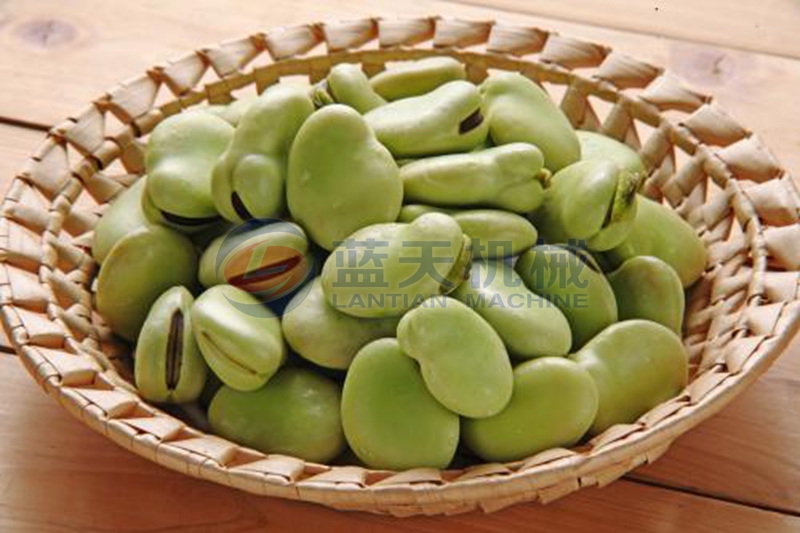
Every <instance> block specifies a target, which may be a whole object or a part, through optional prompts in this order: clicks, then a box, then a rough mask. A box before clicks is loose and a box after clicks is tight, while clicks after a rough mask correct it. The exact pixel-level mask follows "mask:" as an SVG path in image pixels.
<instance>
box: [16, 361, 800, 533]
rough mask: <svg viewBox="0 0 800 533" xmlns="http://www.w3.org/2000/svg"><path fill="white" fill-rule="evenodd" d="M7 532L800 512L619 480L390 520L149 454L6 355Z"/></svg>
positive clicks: (646, 524) (625, 520)
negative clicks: (133, 448)
mask: <svg viewBox="0 0 800 533" xmlns="http://www.w3.org/2000/svg"><path fill="white" fill-rule="evenodd" d="M0 376H1V377H0V379H1V380H2V386H0V419H2V420H3V423H2V424H0V508H1V509H2V513H0V530H3V531H9V532H20V533H22V532H36V533H49V532H53V533H56V532H57V533H66V532H77V531H115V532H126V531H167V530H169V531H172V530H175V531H177V530H180V531H182V532H187V533H189V532H195V531H207V530H209V529H213V531H215V532H218V533H230V532H245V531H256V530H262V529H264V528H269V529H271V530H273V531H286V530H291V531H314V530H316V531H319V530H325V531H347V532H354V533H358V532H374V531H416V532H427V531H430V532H434V531H436V532H447V531H453V532H455V531H459V532H490V531H491V532H498V531H520V530H525V531H531V532H548V533H549V532H551V531H554V530H558V531H564V532H579V531H589V530H591V531H593V532H595V533H605V532H609V533H611V532H614V533H616V532H619V531H642V532H646V531H682V530H687V531H688V530H691V531H695V532H713V533H716V532H717V531H725V532H726V533H736V532H750V531H756V530H757V531H770V532H774V533H779V532H783V531H786V532H789V531H797V530H798V528H800V518H797V517H793V516H788V515H782V514H779V513H774V512H769V511H764V510H760V509H755V508H752V507H746V506H741V505H736V504H731V503H726V502H722V501H718V500H713V499H708V498H704V497H701V496H695V495H691V494H686V493H682V492H677V491H672V490H667V489H662V488H658V487H652V486H647V485H641V484H638V483H635V482H631V481H619V482H617V483H614V484H613V485H611V486H609V487H606V488H604V489H586V490H583V491H580V492H578V493H577V494H574V495H571V496H569V497H567V498H565V499H563V500H559V501H557V502H555V503H553V504H550V505H548V506H545V507H540V506H535V505H518V506H514V507H511V508H509V509H505V510H503V511H500V512H498V513H495V514H491V515H483V514H480V513H471V514H469V515H462V516H455V517H416V518H411V519H404V520H398V519H392V518H388V517H381V516H374V515H368V514H364V513H344V512H336V511H332V510H328V509H325V508H322V507H319V506H313V505H309V504H302V503H297V502H289V501H283V500H277V499H271V498H259V497H256V496H250V495H247V494H244V493H241V492H238V491H235V490H233V489H228V488H225V487H221V486H218V485H214V484H211V483H207V482H202V481H198V480H194V479H190V478H188V477H186V476H182V475H180V474H177V473H174V472H171V471H168V470H166V469H164V468H161V467H159V466H157V465H155V464H153V463H150V462H148V461H146V460H144V459H141V458H139V457H137V456H135V455H133V454H132V453H129V452H127V451H125V450H123V449H122V448H119V447H117V446H116V445H115V444H113V443H112V442H111V441H109V440H107V439H105V438H104V437H102V436H100V435H98V434H95V433H93V432H92V431H91V430H90V429H88V428H87V427H85V426H83V425H82V424H81V423H80V422H78V421H77V420H74V419H73V418H72V417H71V416H70V415H69V414H68V413H67V412H66V411H64V410H63V409H61V408H60V407H58V405H56V403H55V402H53V401H52V400H51V399H50V398H48V397H47V396H45V395H44V394H43V393H42V392H41V391H39V390H37V388H36V386H35V385H34V382H33V381H32V380H31V379H30V378H29V377H28V376H27V375H25V370H24V369H23V368H22V366H21V365H20V364H19V363H18V361H17V360H16V359H15V358H13V357H0Z"/></svg>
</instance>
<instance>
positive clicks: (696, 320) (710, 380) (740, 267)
mask: <svg viewBox="0 0 800 533" xmlns="http://www.w3.org/2000/svg"><path fill="white" fill-rule="evenodd" d="M323 43H324V45H325V46H326V50H321V48H319V47H318V45H321V44H323ZM315 50H317V51H316V52H315ZM309 52H311V53H309ZM434 54H449V55H452V56H454V57H456V58H457V59H459V60H461V61H462V62H464V63H465V64H466V65H467V72H468V76H469V78H470V79H471V80H472V81H475V82H480V81H481V80H482V79H483V78H485V77H486V76H487V75H488V72H489V70H491V69H499V70H512V71H519V72H521V73H523V74H524V75H526V76H528V77H530V78H532V79H534V80H536V81H538V82H540V83H541V84H542V85H543V86H544V87H545V88H546V89H547V90H549V91H550V92H551V94H554V95H558V94H560V95H561V96H560V97H561V107H562V109H563V110H564V112H565V113H566V114H567V116H568V117H569V118H570V120H571V121H572V123H573V124H574V125H575V126H576V127H580V128H584V129H591V130H598V131H602V132H603V133H606V134H608V135H611V136H613V137H615V138H617V139H620V140H623V141H625V142H627V143H628V144H630V145H631V146H633V147H634V148H636V149H637V150H639V152H640V154H641V155H642V157H643V159H644V160H645V162H646V164H647V165H648V167H649V168H650V169H651V172H650V175H649V178H648V179H647V181H646V183H645V189H644V191H645V193H646V194H647V195H649V196H651V197H653V198H656V199H663V200H664V201H666V203H668V204H669V205H671V206H672V207H673V208H674V209H676V211H677V212H678V213H679V214H680V215H681V216H682V217H684V218H685V219H686V220H688V221H689V223H690V224H692V226H694V227H695V228H696V230H697V231H698V233H699V234H700V235H701V236H702V238H703V239H704V241H705V243H706V244H707V246H708V250H709V264H708V267H707V271H706V274H705V276H704V278H703V279H702V280H701V281H700V282H699V283H698V285H697V286H696V287H695V288H694V290H693V291H692V294H691V297H690V298H689V299H688V301H687V318H686V335H685V338H684V342H685V345H686V347H687V349H688V351H689V353H690V356H691V359H692V367H693V369H694V373H693V378H692V381H691V383H690V385H689V386H688V387H687V388H686V389H685V390H684V391H683V393H682V394H681V395H680V396H679V397H677V398H674V399H672V400H670V401H668V402H666V403H664V404H662V405H660V406H659V407H657V408H655V409H653V410H652V411H651V412H649V413H647V414H646V415H644V416H643V417H641V419H640V420H638V421H637V422H636V423H634V424H629V425H622V426H615V427H612V428H610V429H609V430H608V431H606V432H605V433H604V434H602V435H600V436H598V437H597V438H595V439H594V440H593V441H592V442H590V443H589V444H587V445H585V446H583V447H581V448H576V449H572V450H566V449H555V450H549V451H547V452H544V453H541V454H538V455H536V456H533V457H530V458H528V459H527V460H525V461H518V462H515V463H510V464H487V465H480V466H476V467H471V468H467V469H464V470H452V471H437V470H432V469H418V470H412V471H407V472H402V473H392V472H384V471H375V470H367V469H364V468H360V467H330V466H326V465H319V464H310V463H306V462H304V461H302V460H298V459H295V458H291V457H284V456H277V455H269V456H265V455H263V454H260V453H257V452H254V451H252V450H247V449H243V448H241V447H239V446H237V445H235V444H233V443H230V442H227V441H225V440H223V439H220V438H218V437H214V436H209V435H206V434H204V433H202V432H200V431H197V430H195V429H193V428H191V427H189V426H187V425H186V424H185V423H184V422H182V421H180V420H178V419H176V418H174V417H172V416H170V415H168V414H166V413H164V412H162V411H160V410H159V409H157V408H155V407H152V406H150V405H148V404H146V403H145V402H143V401H142V400H141V399H140V398H139V397H138V396H137V395H136V393H135V391H134V390H133V389H132V387H131V386H130V385H129V383H128V382H127V381H126V380H125V378H126V377H128V378H129V376H125V375H124V370H122V369H124V365H121V364H119V363H120V361H122V360H124V358H125V357H126V348H125V347H123V346H121V345H120V344H119V343H117V342H116V341H115V340H114V338H113V336H112V335H111V334H110V332H109V330H108V329H107V328H106V327H105V326H104V325H103V323H102V321H101V319H100V318H99V317H98V316H97V315H96V314H95V313H94V312H93V310H92V297H93V287H92V283H93V279H94V275H95V273H96V264H95V263H94V262H93V260H92V258H91V255H90V253H89V250H88V246H89V245H90V243H91V239H92V229H93V226H94V224H95V222H96V221H97V219H98V215H99V214H100V213H101V212H102V209H103V207H104V205H105V204H107V203H108V202H109V201H110V200H111V199H112V198H114V196H116V195H117V194H118V193H119V192H120V191H121V190H123V189H124V188H125V187H127V186H129V185H130V184H131V183H132V182H133V181H134V180H135V179H137V178H138V176H139V175H140V173H141V172H142V170H143V149H142V148H143V142H142V141H143V139H144V138H145V137H146V136H147V134H148V133H149V132H150V131H151V130H152V129H153V127H155V125H156V124H158V122H159V121H160V120H162V119H163V118H164V117H166V116H169V115H172V114H174V113H178V112H180V111H181V110H182V109H184V108H186V107H189V106H192V105H196V104H202V103H206V102H208V103H225V102H228V101H230V100H231V93H232V92H243V91H246V90H249V91H250V92H251V93H252V92H254V91H253V89H254V88H255V90H256V91H258V92H261V91H263V90H264V88H266V87H267V86H269V85H271V84H273V83H276V82H278V81H279V80H280V79H281V78H285V77H287V76H304V77H306V78H308V79H310V80H311V81H312V82H315V81H317V80H320V79H322V78H323V77H324V76H325V75H326V73H327V72H328V70H329V69H330V68H331V66H333V65H334V64H336V63H339V62H344V61H347V62H358V63H361V64H362V65H363V68H364V70H365V71H366V72H367V73H368V74H374V73H376V72H379V71H380V70H382V69H383V68H384V65H385V63H386V62H390V61H396V60H401V59H411V58H419V57H424V56H429V55H434ZM799 220H800V198H799V197H798V192H797V190H796V188H795V186H794V184H793V181H792V179H791V177H790V176H789V175H788V174H787V173H786V171H785V170H783V169H782V168H781V167H780V166H779V165H778V163H777V162H776V161H775V160H774V159H773V158H772V156H771V155H770V154H769V152H768V151H767V150H766V149H765V148H764V147H763V146H762V145H761V143H760V142H759V140H758V139H757V138H756V137H755V136H754V135H752V133H751V132H750V131H748V130H747V129H745V128H743V127H742V126H740V125H738V124H737V123H736V122H735V121H734V120H733V119H732V118H730V117H729V116H728V115H726V114H725V113H724V112H723V111H722V110H721V109H720V108H719V107H718V106H717V105H716V104H715V103H713V102H712V99H711V98H710V97H709V96H706V95H702V94H698V93H696V92H694V91H692V90H690V89H687V88H685V87H684V86H682V85H681V84H680V82H679V81H677V80H676V79H674V78H673V77H671V76H670V75H668V74H665V73H664V72H662V70H661V69H660V68H658V67H655V66H652V65H649V64H646V63H643V62H641V61H638V60H636V59H633V58H630V57H627V56H624V55H621V54H618V53H614V52H613V51H612V50H611V49H609V48H608V47H606V46H603V45H599V44H594V43H590V42H585V41H580V40H576V39H573V38H569V37H564V36H561V35H558V34H555V33H552V32H548V31H546V30H542V29H539V28H533V27H518V26H507V25H502V24H497V23H494V22H491V21H483V22H481V21H463V20H443V19H438V18H420V19H391V20H384V19H365V20H357V21H350V22H341V23H333V24H309V25H305V26H297V27H290V28H279V29H275V30H270V31H269V32H266V33H258V34H255V35H251V36H248V37H245V38H243V39H239V40H233V41H228V42H224V43H222V44H220V45H218V46H213V47H209V48H203V49H201V50H197V51H196V52H193V53H191V54H188V55H186V56H184V57H181V58H179V59H177V60H174V61H171V62H168V63H166V64H164V65H161V66H157V67H154V68H152V69H151V70H149V71H148V72H147V73H146V74H145V75H143V76H140V77H138V78H135V79H132V80H130V81H128V82H125V83H123V84H122V85H120V86H119V87H117V88H115V89H113V90H112V91H110V92H109V93H107V94H105V95H103V96H102V97H100V98H99V99H97V100H96V101H94V102H92V103H91V104H90V105H89V106H87V107H86V108H85V109H83V110H82V111H81V112H79V113H78V114H76V115H75V116H73V117H71V118H69V119H68V120H66V121H65V122H64V123H62V124H60V125H59V126H57V127H55V128H53V130H52V131H51V132H50V133H49V135H48V138H47V140H46V141H45V142H44V143H43V145H42V146H41V147H40V149H39V150H38V151H37V152H36V154H34V155H33V156H32V158H31V159H30V161H29V162H28V164H27V166H26V167H25V168H24V169H23V170H22V171H21V173H20V174H19V175H18V176H17V178H16V179H15V180H14V181H13V183H12V186H11V189H10V191H9V192H8V195H7V197H6V199H5V201H4V203H3V212H2V218H0V258H2V263H0V307H1V311H2V320H3V321H4V323H5V325H6V327H7V329H8V330H9V331H10V332H11V338H12V341H13V343H14V345H15V348H16V350H17V352H18V353H19V354H20V356H21V359H22V361H23V362H24V364H25V365H26V367H27V368H28V370H29V372H30V373H31V374H32V375H33V376H34V377H35V378H36V380H37V381H38V382H39V383H40V385H41V386H42V387H43V388H44V389H45V391H47V393H48V394H50V395H51V396H52V397H54V398H55V399H57V400H58V401H59V403H61V405H63V406H64V407H65V408H67V409H68V410H69V411H70V412H71V413H73V414H74V415H75V416H76V417H78V418H80V419H81V420H83V421H84V422H85V423H86V424H88V425H89V426H91V427H92V428H94V429H96V430H97V431H99V432H101V433H103V434H105V435H107V436H108V437H109V438H111V439H113V440H114V441H115V442H117V443H118V444H119V445H121V446H123V447H125V448H127V449H129V450H132V451H134V452H136V453H138V454H140V455H142V456H144V457H147V458H149V459H151V460H153V461H155V462H157V463H159V464H162V465H164V466H166V467H169V468H172V469H175V470H178V471H180V472H184V473H186V474H189V475H192V476H197V477H201V478H204V479H210V480H212V481H216V482H218V483H222V484H225V485H229V486H232V487H237V488H240V489H243V490H246V491H249V492H253V493H257V494H265V495H273V496H280V497H285V498H292V499H301V500H307V501H314V502H319V503H322V504H325V505H329V506H332V507H336V508H340V509H359V510H367V511H373V512H383V513H391V514H394V515H399V516H404V515H414V514H438V513H459V512H465V511H469V510H472V509H475V508H481V509H483V510H484V511H487V512H488V511H493V510H497V509H500V508H503V507H505V506H507V505H510V504H513V503H516V502H521V501H530V500H537V501H539V502H542V503H546V502H549V501H552V500H554V499H556V498H559V497H562V496H565V495H567V494H569V493H571V492H573V491H575V490H578V489H579V488H582V487H585V486H602V485H605V484H607V483H610V482H612V481H614V480H615V479H617V478H619V477H620V476H622V475H623V474H625V473H626V472H628V471H630V470H631V469H633V468H636V467H637V466H639V465H642V464H644V463H649V462H652V461H653V460H655V459H656V458H658V457H659V456H660V455H661V454H662V453H664V452H665V451H666V449H667V447H668V446H669V444H670V443H671V441H672V440H674V439H675V438H676V437H677V436H678V435H680V434H681V433H683V432H684V431H686V430H688V429H689V428H691V427H692V426H694V425H696V424H698V423H699V422H701V421H702V420H704V419H705V418H707V417H709V416H711V415H713V414H714V413H716V412H717V411H718V410H719V409H721V408H722V407H723V406H724V405H725V404H727V403H728V402H729V401H730V400H731V399H732V398H733V397H734V396H735V395H736V394H738V393H740V392H741V391H742V390H743V389H744V388H746V387H747V386H748V385H749V384H750V383H751V382H752V381H754V380H755V379H756V378H757V377H758V376H759V375H760V374H761V373H762V372H763V371H764V370H766V368H767V367H768V366H769V365H770V364H771V363H772V362H773V361H774V360H775V358H777V356H778V355H779V353H780V352H781V350H782V348H783V347H785V345H786V344H787V343H788V341H789V340H790V339H791V338H792V337H793V335H794V334H795V332H796V330H797V329H798V324H799V323H800V322H799V318H798V317H799V316H800V303H799V302H800V294H799V292H798V286H799V284H800V273H799V272H798V269H800V224H798V221H799Z"/></svg>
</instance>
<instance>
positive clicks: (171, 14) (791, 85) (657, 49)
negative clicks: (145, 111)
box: [0, 0, 800, 173]
mask: <svg viewBox="0 0 800 533" xmlns="http://www.w3.org/2000/svg"><path fill="white" fill-rule="evenodd" d="M508 1H510V2H513V4H509V6H512V7H513V8H514V9H517V10H520V9H523V8H525V9H527V7H526V6H529V5H539V3H538V2H537V3H534V4H530V3H528V2H522V1H521V0H508ZM607 1H618V0H607ZM619 1H621V0H619ZM714 1H715V2H718V1H720V2H721V0H714ZM780 1H781V2H782V4H783V3H784V2H785V1H788V0H780ZM687 3H688V2H687ZM740 4H752V3H746V2H745V3H741V2H740V3H738V4H737V3H727V4H726V5H727V6H728V8H730V9H732V10H734V11H733V12H737V11H736V9H744V8H743V7H736V6H739V5H740ZM767 4H768V3H764V2H762V3H760V4H758V5H759V6H760V5H767ZM782 4H781V5H782ZM2 5H3V8H2V9H3V10H2V13H3V14H4V15H5V20H6V21H7V22H6V23H5V24H4V25H0V57H3V60H2V61H0V94H3V95H4V98H3V99H2V100H0V116H5V117H13V118H16V119H24V120H28V121H31V122H35V123H40V124H47V125H52V124H54V123H57V122H59V121H61V120H62V119H63V118H64V117H65V116H67V115H69V114H70V113H73V112H75V111H77V110H80V109H81V108H83V107H84V106H85V105H86V102H88V101H90V100H91V99H92V98H95V97H97V96H98V95H99V94H101V93H102V92H103V91H105V90H107V89H110V88H111V87H113V86H114V85H115V84H116V83H118V82H119V81H121V80H124V79H127V78H129V77H131V76H134V75H138V74H139V73H141V72H143V71H144V70H145V69H146V68H148V67H150V66H152V65H154V64H157V63H159V62H161V61H164V60H165V59H167V58H170V57H175V56H178V55H179V54H182V53H185V52H186V51H188V50H190V49H193V48H197V47H199V46H201V45H203V44H207V43H209V42H215V41H219V40H223V39H226V38H233V37H238V36H242V35H246V34H248V33H250V32H253V31H256V30H264V29H268V28H270V27H274V26H280V25H289V24H297V23H302V22H308V21H315V20H336V19H353V18H358V17H363V16H368V15H375V14H381V15H382V16H387V17H390V16H396V15H406V16H419V15H431V14H441V15H444V16H456V17H463V18H474V19H496V20H499V21H503V22H508V23H517V24H531V25H538V26H541V27H546V28H549V29H553V30H556V31H559V32H562V33H564V34H567V35H573V36H576V37H583V38H586V39H590V40H595V41H597V42H602V43H606V44H609V45H611V46H613V47H614V48H615V49H617V50H619V51H621V52H624V53H627V54H630V55H633V56H636V57H639V58H642V59H646V60H649V61H652V62H654V63H655V64H658V65H662V66H665V67H666V68H668V69H669V70H671V71H672V72H674V73H675V74H676V75H678V76H681V77H683V78H684V79H686V80H687V82H689V83H690V84H691V85H692V86H694V87H695V88H697V89H699V90H701V91H705V92H709V93H711V94H714V95H715V97H716V98H717V99H718V101H719V102H720V103H721V104H722V105H723V106H724V107H725V108H726V109H727V110H728V111H729V112H730V113H731V114H732V115H733V116H734V117H736V118H738V119H739V120H741V122H742V123H743V124H744V125H745V126H747V127H749V128H751V129H753V130H754V131H756V132H758V133H759V134H760V135H761V136H762V137H763V138H764V139H765V140H766V142H767V144H768V145H769V146H770V147H771V148H772V149H773V151H774V152H775V153H776V154H777V155H778V157H779V159H780V160H781V161H782V162H783V163H784V164H785V165H786V166H787V167H788V168H789V169H791V170H796V169H798V168H800V150H798V148H799V147H800V101H797V99H792V98H787V95H790V94H794V93H795V92H796V88H797V87H798V86H800V62H798V61H795V60H791V59H786V58H781V57H775V56H769V55H763V54H755V53H749V52H744V51H741V50H733V49H730V48H723V47H719V46H713V45H704V44H694V43H689V42H686V41H679V40H674V39H667V38H654V37H653V36H649V35H642V34H635V33H629V32H623V31H616V30H611V29H607V28H602V27H598V26H590V25H585V24H576V23H570V22H565V21H562V20H555V19H549V18H543V17H534V16H526V15H520V14H517V13H510V12H500V11H497V10H492V9H484V8H480V7H473V6H468V5H459V4H456V3H453V2H446V1H441V0H440V1H434V2H422V1H421V0H406V1H404V2H393V1H392V0H373V1H372V2H370V3H369V4H367V3H364V2H360V1H358V0H335V1H330V2H317V1H315V0H273V1H271V2H269V5H268V6H267V4H264V3H260V2H251V1H249V0H228V1H222V0H196V1H194V2H192V3H191V4H188V3H187V2H186V1H185V0H164V1H162V2H158V3H148V2H126V3H119V2H103V1H102V0H75V1H72V2H60V1H58V0H39V1H37V2H28V1H25V0H8V1H7V2H5V3H4V4H2ZM693 5H701V4H697V3H694V4H693ZM187 6H190V7H187ZM621 11H624V10H621ZM776 11H777V10H776ZM191 13H202V16H187V14H191ZM791 17H792V15H791V14H786V15H785V19H786V20H791ZM751 20H752V18H751ZM684 22H686V23H687V24H688V23H689V21H684ZM794 26H796V24H795V25H794ZM783 40H784V41H786V42H793V43H794V45H795V46H796V45H797V42H798V41H797V39H796V38H794V37H791V38H787V39H783ZM795 173H797V172H795Z"/></svg>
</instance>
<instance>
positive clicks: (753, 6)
mask: <svg viewBox="0 0 800 533" xmlns="http://www.w3.org/2000/svg"><path fill="white" fill-rule="evenodd" d="M465 3H468V4H471V5H480V6H486V7H494V8H498V9H508V10H511V11H519V12H521V13H526V14H530V15H536V16H544V17H552V18H556V19H563V20H572V21H575V22H583V23H586V24H595V25H598V26H605V27H609V28H616V29H620V30H627V31H635V32H641V33H648V34H652V35H660V36H664V37H672V38H677V39H685V40H690V41H699V42H703V43H710V44H718V45H724V46H730V47H733V48H741V49H744V50H752V51H755V52H767V53H772V54H780V55H786V56H790V57H795V58H798V57H800V40H799V39H797V29H798V28H800V7H799V6H798V4H797V2H795V1H794V0H772V1H770V2H730V1H728V0H704V1H703V2H692V1H691V0H659V1H658V2H631V1H629V0H594V1H592V2H586V1H585V0H537V1H536V2H525V1H521V0H466V1H465Z"/></svg>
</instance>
